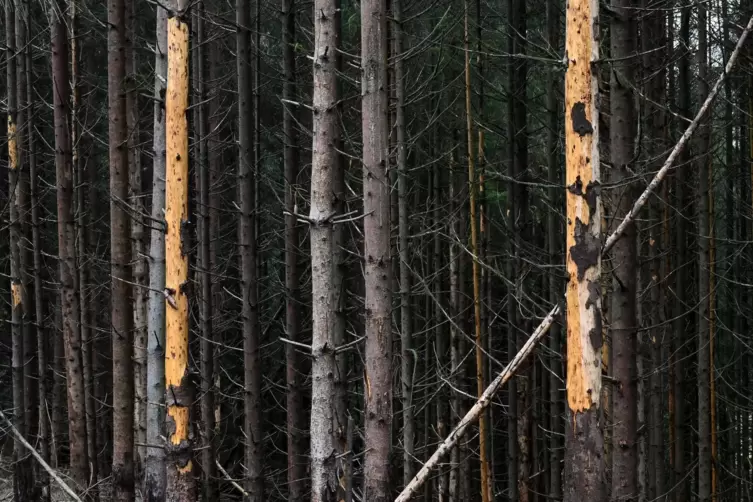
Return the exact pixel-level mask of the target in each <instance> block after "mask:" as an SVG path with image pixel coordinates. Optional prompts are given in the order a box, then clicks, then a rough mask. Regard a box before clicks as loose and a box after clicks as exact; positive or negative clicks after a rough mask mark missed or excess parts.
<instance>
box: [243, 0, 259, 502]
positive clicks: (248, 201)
mask: <svg viewBox="0 0 753 502" xmlns="http://www.w3.org/2000/svg"><path fill="white" fill-rule="evenodd" d="M249 7H250V6H249V3H248V2H247V1H245V0H237V2H236V24H237V25H238V29H237V33H236V44H237V66H238V135H239V148H238V190H239V196H240V209H241V211H240V213H241V214H240V218H239V221H238V231H239V233H238V235H239V238H240V243H239V248H238V253H239V254H240V261H241V263H240V268H241V287H242V293H241V300H242V302H243V305H242V307H241V316H242V318H243V368H244V396H243V402H244V414H245V416H244V423H243V432H244V434H245V437H246V445H245V451H246V469H247V471H246V476H245V477H246V491H247V492H248V493H249V494H250V495H249V497H247V498H248V500H249V501H254V502H256V501H261V500H263V498H264V483H263V482H264V478H263V473H262V468H263V465H264V464H263V460H262V459H263V451H262V449H263V445H262V440H263V436H262V430H261V366H260V360H259V320H258V306H257V284H256V281H257V263H256V254H257V249H256V218H257V216H256V211H255V208H256V202H255V200H256V193H255V167H254V151H253V150H254V149H253V143H252V142H253V141H254V137H255V133H254V129H255V128H254V101H253V99H254V98H253V81H252V74H251V73H252V72H251V69H252V66H251V65H252V61H251V57H252V54H251V13H250V8H249Z"/></svg>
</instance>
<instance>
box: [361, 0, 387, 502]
mask: <svg viewBox="0 0 753 502" xmlns="http://www.w3.org/2000/svg"><path fill="white" fill-rule="evenodd" d="M361 23H362V24H361V67H362V80H361V94H362V100H361V111H362V117H361V120H362V134H363V204H364V207H363V210H364V224H363V226H364V231H363V233H364V259H365V285H366V290H365V293H366V296H365V305H364V307H365V317H364V320H365V324H366V332H365V334H366V350H365V359H366V368H365V375H364V379H365V400H366V415H365V448H366V453H365V464H364V478H365V481H364V493H363V497H364V499H365V500H370V501H374V502H385V501H387V500H388V499H389V498H390V495H391V493H392V491H391V488H390V450H391V432H392V367H391V363H392V336H391V335H392V329H391V310H392V290H391V285H392V267H391V257H390V251H391V250H390V183H389V174H388V172H387V171H388V167H389V159H388V158H387V147H388V143H387V131H388V124H387V118H388V117H387V114H388V110H387V108H388V107H387V88H386V84H387V65H386V60H387V57H386V55H387V12H386V8H385V3H384V2H382V1H380V0H363V1H362V2H361Z"/></svg>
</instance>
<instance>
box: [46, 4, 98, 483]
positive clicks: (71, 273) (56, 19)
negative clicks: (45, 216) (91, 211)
mask: <svg viewBox="0 0 753 502" xmlns="http://www.w3.org/2000/svg"><path fill="white" fill-rule="evenodd" d="M62 7H63V5H62V2H58V4H57V5H56V6H54V7H53V8H52V9H51V16H52V21H53V22H52V34H51V35H52V53H53V56H54V57H53V58H52V74H53V88H54V92H53V99H54V123H55V171H56V180H57V181H56V188H57V209H58V242H59V250H58V253H59V255H60V285H61V291H60V294H61V307H62V321H63V339H64V343H65V360H66V378H67V388H68V435H69V444H70V459H71V474H72V477H73V479H74V481H75V482H76V484H77V485H78V488H79V489H80V490H83V489H85V488H87V486H88V483H89V458H88V452H87V440H86V406H85V389H84V375H83V361H82V350H81V329H80V326H79V321H80V317H79V316H80V312H79V308H80V305H79V298H78V291H77V286H78V284H77V283H78V281H77V278H78V275H77V271H76V251H75V242H76V241H75V239H76V228H75V223H74V219H73V195H74V194H73V164H72V154H71V137H70V132H69V129H68V114H67V109H68V100H69V98H70V94H71V91H70V83H69V77H68V37H67V35H68V34H67V32H66V29H65V21H64V19H62V17H61V15H60V13H61V12H64V9H63V8H62Z"/></svg>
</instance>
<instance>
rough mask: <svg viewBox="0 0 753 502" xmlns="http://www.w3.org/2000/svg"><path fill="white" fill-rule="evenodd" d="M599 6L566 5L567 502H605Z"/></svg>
mask: <svg viewBox="0 0 753 502" xmlns="http://www.w3.org/2000/svg"><path fill="white" fill-rule="evenodd" d="M597 18H598V4H597V3H596V2H590V1H587V0H571V1H570V2H569V4H568V6H567V21H566V27H567V37H566V43H565V45H566V47H565V49H566V54H567V57H568V67H567V72H566V74H565V113H566V117H567V118H566V120H565V149H566V150H565V151H566V167H567V172H566V181H565V183H566V185H567V192H566V202H567V204H566V205H567V239H566V246H567V252H566V253H567V254H566V258H567V272H568V276H569V278H570V280H569V282H568V286H567V404H568V422H569V423H568V424H567V425H566V427H565V489H564V500H565V502H577V501H582V500H588V501H591V502H603V501H604V500H605V492H606V487H605V483H604V479H605V478H604V472H605V467H604V460H603V448H604V438H603V433H602V424H601V422H600V415H601V411H600V409H599V408H600V397H601V362H600V361H601V345H602V336H601V331H602V324H601V287H600V283H599V280H600V272H601V270H600V269H601V257H600V254H601V253H600V250H601V244H600V242H601V201H600V194H599V192H600V169H599V110H598V99H597V98H598V82H597V79H598V76H597V75H596V74H594V73H592V64H593V63H594V62H595V61H596V60H598V38H599V37H598V25H595V23H594V21H595V20H596V19H597Z"/></svg>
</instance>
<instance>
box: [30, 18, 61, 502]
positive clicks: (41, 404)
mask: <svg viewBox="0 0 753 502" xmlns="http://www.w3.org/2000/svg"><path fill="white" fill-rule="evenodd" d="M30 19H31V16H30V14H29V9H26V12H25V23H26V26H27V27H28V26H29V25H30ZM27 31H28V30H27ZM32 51H33V46H32V44H26V50H25V51H24V52H25V58H26V73H27V78H26V94H27V96H32V89H33V82H34V79H33V77H34V76H35V75H34V71H33V67H32V64H31V63H32V61H33V59H34V58H33V54H32ZM35 108H36V107H35V106H34V105H32V104H30V106H29V110H28V112H27V119H26V123H27V124H28V132H27V143H28V145H29V147H28V148H29V150H28V151H29V156H28V157H29V202H30V203H31V239H32V250H33V267H34V319H35V320H36V322H35V330H36V333H35V334H36V342H37V343H36V349H37V368H36V370H37V375H38V378H37V397H38V399H37V417H39V430H38V435H37V437H38V441H39V443H38V444H39V454H40V455H41V456H42V460H44V461H45V462H47V463H49V462H50V421H49V417H50V409H49V407H48V401H47V399H48V394H47V389H48V381H47V373H48V372H47V361H48V360H49V358H48V350H47V346H48V343H47V337H48V335H49V333H50V331H49V330H46V329H45V322H44V303H43V300H42V298H43V294H44V290H43V287H42V242H41V239H40V227H41V225H42V222H41V221H40V215H39V213H40V211H39V209H40V207H39V205H40V203H41V201H40V190H39V172H38V170H37V169H38V163H37V150H36V141H35V138H36V135H35V127H36V113H35ZM52 333H53V334H54V333H55V331H54V330H53V331H52ZM53 336H54V335H53ZM36 483H37V490H38V491H37V496H38V497H39V500H41V501H42V502H47V501H49V500H50V483H49V476H48V474H47V472H46V471H45V470H44V469H39V470H38V474H37V476H36Z"/></svg>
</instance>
